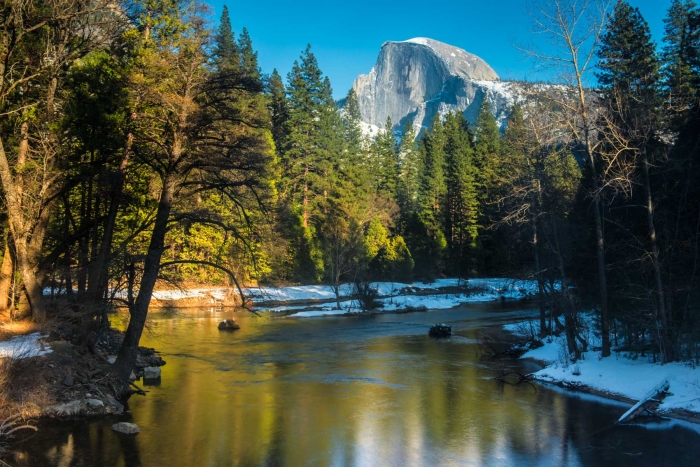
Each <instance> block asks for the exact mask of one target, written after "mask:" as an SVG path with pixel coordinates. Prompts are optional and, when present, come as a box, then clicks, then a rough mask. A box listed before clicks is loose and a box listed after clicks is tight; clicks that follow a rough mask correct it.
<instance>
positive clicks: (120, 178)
mask: <svg viewBox="0 0 700 467" xmlns="http://www.w3.org/2000/svg"><path fill="white" fill-rule="evenodd" d="M133 141H134V136H133V135H132V134H131V133H129V135H128V137H127V142H126V148H125V149H124V156H123V157H122V162H121V164H120V165H119V170H118V171H117V173H116V174H115V180H114V185H112V190H111V193H110V201H109V212H108V213H107V219H106V221H105V227H104V234H103V235H102V242H101V244H100V247H99V251H98V253H97V255H96V256H95V260H94V261H93V263H92V264H91V266H90V271H89V272H90V274H89V277H88V298H89V300H91V301H93V302H97V301H99V300H100V299H101V297H102V295H103V294H104V292H105V289H106V288H107V286H108V284H107V281H108V275H107V268H108V267H109V254H110V250H111V247H112V238H113V237H114V226H115V225H116V221H117V213H118V212H119V205H120V203H121V197H122V192H123V190H124V181H125V179H126V169H127V167H128V165H129V157H130V155H131V147H132V144H133Z"/></svg>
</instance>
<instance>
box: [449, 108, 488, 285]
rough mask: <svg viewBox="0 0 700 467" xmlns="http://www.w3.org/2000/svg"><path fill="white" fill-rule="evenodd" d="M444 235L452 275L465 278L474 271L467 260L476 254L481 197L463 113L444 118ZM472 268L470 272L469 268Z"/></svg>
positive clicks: (471, 263)
mask: <svg viewBox="0 0 700 467" xmlns="http://www.w3.org/2000/svg"><path fill="white" fill-rule="evenodd" d="M444 128H445V133H446V143H445V156H446V159H445V169H446V170H445V181H446V193H445V208H444V212H445V229H444V231H445V236H446V238H447V245H448V248H449V255H448V257H449V261H450V264H449V266H450V269H451V271H450V272H451V273H452V274H456V275H457V276H458V277H462V275H463V274H465V273H468V272H472V273H473V272H475V271H474V270H473V268H474V266H475V264H474V262H473V261H468V259H469V258H468V257H469V254H470V253H471V254H472V255H473V254H474V253H475V251H474V250H475V249H476V246H477V244H476V240H477V236H478V222H479V200H478V197H477V189H476V173H475V172H476V171H475V168H474V166H473V149H472V141H471V135H470V133H469V131H468V129H467V125H466V121H465V120H464V118H463V117H462V116H461V115H458V114H455V113H449V114H447V116H446V117H445V124H444ZM470 269H471V271H470Z"/></svg>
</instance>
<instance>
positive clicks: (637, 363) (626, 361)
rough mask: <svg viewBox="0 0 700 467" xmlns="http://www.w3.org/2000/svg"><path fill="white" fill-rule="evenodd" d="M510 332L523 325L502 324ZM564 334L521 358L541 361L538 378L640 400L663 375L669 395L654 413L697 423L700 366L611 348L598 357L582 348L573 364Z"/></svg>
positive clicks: (699, 397) (699, 410)
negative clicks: (662, 361)
mask: <svg viewBox="0 0 700 467" xmlns="http://www.w3.org/2000/svg"><path fill="white" fill-rule="evenodd" d="M505 329H506V330H508V331H511V332H514V333H518V332H521V331H522V330H523V329H524V328H523V326H522V324H513V325H508V326H505ZM565 349H566V342H565V337H564V336H560V337H552V338H547V339H546V340H545V341H544V346H543V347H540V348H537V349H533V350H529V351H528V352H526V353H525V354H523V355H522V357H521V358H525V359H532V360H537V361H539V362H542V363H543V364H544V365H545V367H544V368H543V369H541V370H540V371H537V372H535V373H533V376H534V378H535V379H536V380H538V381H541V382H545V383H552V384H557V385H559V386H563V387H566V388H570V389H578V390H582V391H585V392H591V393H595V394H598V395H601V396H604V397H609V398H612V399H616V400H627V401H629V400H634V401H639V400H641V399H642V398H644V396H645V395H646V394H647V392H648V391H650V390H651V389H652V388H653V387H655V386H657V385H658V384H659V383H660V382H662V381H663V380H664V379H668V380H669V382H670V384H671V387H670V392H671V394H670V395H669V396H668V397H666V398H665V399H664V400H663V402H662V404H661V405H660V406H659V409H658V412H659V413H662V414H668V415H671V416H675V417H679V418H685V419H690V420H692V421H695V422H700V369H698V368H695V367H693V366H691V365H690V364H687V363H668V364H665V365H661V364H659V363H655V362H653V361H652V359H651V356H647V357H642V356H636V358H635V356H634V355H633V354H630V353H628V352H613V355H612V356H610V357H608V358H600V353H599V352H597V351H589V352H585V353H584V354H583V355H582V358H581V360H579V361H577V362H574V363H571V362H570V361H569V359H568V358H567V355H566V350H565Z"/></svg>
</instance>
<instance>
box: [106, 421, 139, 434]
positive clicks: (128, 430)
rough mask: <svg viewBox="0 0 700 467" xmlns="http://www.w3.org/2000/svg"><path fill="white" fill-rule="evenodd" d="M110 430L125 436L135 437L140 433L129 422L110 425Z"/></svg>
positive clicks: (134, 425)
mask: <svg viewBox="0 0 700 467" xmlns="http://www.w3.org/2000/svg"><path fill="white" fill-rule="evenodd" d="M112 430H114V431H116V432H117V433H124V434H125V435H137V434H139V433H141V430H140V429H139V427H138V425H136V424H135V423H129V422H119V423H115V424H114V425H112Z"/></svg>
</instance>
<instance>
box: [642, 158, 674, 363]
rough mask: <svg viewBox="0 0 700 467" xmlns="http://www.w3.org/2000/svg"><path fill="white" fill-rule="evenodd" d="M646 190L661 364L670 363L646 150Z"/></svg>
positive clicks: (669, 342) (664, 300)
mask: <svg viewBox="0 0 700 467" xmlns="http://www.w3.org/2000/svg"><path fill="white" fill-rule="evenodd" d="M642 163H643V164H644V188H645V189H646V192H647V199H646V201H647V206H646V208H647V209H646V210H647V226H648V228H649V240H650V242H651V262H652V265H653V267H654V282H655V284H656V295H657V299H658V301H657V306H658V310H659V318H660V319H661V327H662V329H661V340H662V344H661V362H662V363H668V362H670V361H672V360H673V358H674V355H673V354H674V352H673V348H672V347H673V344H672V343H671V340H670V338H669V328H668V327H669V320H668V316H667V312H666V298H665V295H664V283H663V278H662V276H661V262H660V260H659V245H658V241H657V238H656V226H655V225H654V201H653V199H652V196H651V182H650V180H649V160H648V156H647V153H646V149H645V150H644V160H643V161H642Z"/></svg>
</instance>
